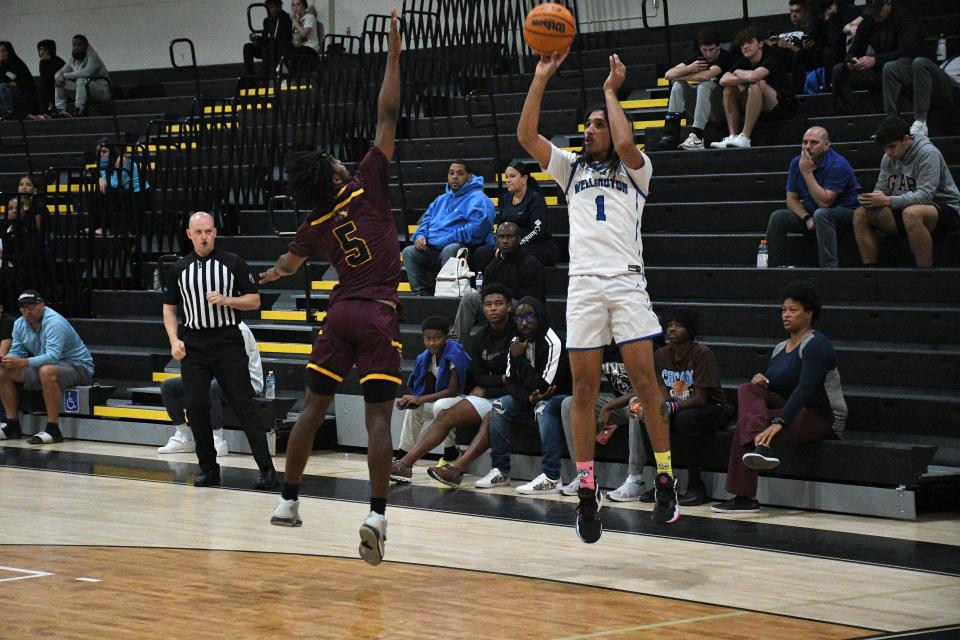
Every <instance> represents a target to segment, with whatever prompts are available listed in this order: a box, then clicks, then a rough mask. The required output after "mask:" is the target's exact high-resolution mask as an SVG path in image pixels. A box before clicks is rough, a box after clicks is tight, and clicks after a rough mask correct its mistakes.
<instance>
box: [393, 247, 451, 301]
mask: <svg viewBox="0 0 960 640" xmlns="http://www.w3.org/2000/svg"><path fill="white" fill-rule="evenodd" d="M460 246H461V245H459V244H456V243H454V244H448V245H447V246H445V247H444V248H443V250H442V251H441V250H439V249H434V248H433V247H431V246H427V248H426V249H424V250H423V251H421V250H420V249H417V248H416V247H415V246H413V245H412V244H411V245H407V247H405V248H404V250H403V267H404V268H405V269H406V270H407V279H408V280H409V281H410V290H411V291H412V292H413V294H414V295H417V296H429V295H433V288H434V286H435V285H436V283H437V274H438V273H439V272H440V267H441V266H443V265H445V264H446V263H447V260H449V259H450V258H456V257H457V251H459V250H460Z"/></svg>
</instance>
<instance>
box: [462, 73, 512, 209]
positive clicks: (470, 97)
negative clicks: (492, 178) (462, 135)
mask: <svg viewBox="0 0 960 640" xmlns="http://www.w3.org/2000/svg"><path fill="white" fill-rule="evenodd" d="M481 91H482V92H483V93H485V94H486V95H487V97H488V98H489V99H490V124H487V125H482V124H477V123H476V122H474V121H473V108H472V107H471V106H470V105H471V104H472V103H473V101H474V100H475V99H476V98H477V96H479V95H480V93H481ZM465 106H466V109H467V123H468V124H469V125H470V126H471V127H474V128H476V129H486V128H493V155H494V164H495V165H496V166H495V167H494V170H495V171H496V174H497V191H503V178H502V176H501V173H500V172H501V170H502V168H503V164H502V158H501V156H500V126H499V124H498V122H497V101H496V99H495V98H494V96H493V89H492V88H491V86H490V80H489V79H487V82H486V86H485V87H484V89H483V90H481V89H474V90H473V91H471V92H470V93H468V94H467V99H466V101H465Z"/></svg>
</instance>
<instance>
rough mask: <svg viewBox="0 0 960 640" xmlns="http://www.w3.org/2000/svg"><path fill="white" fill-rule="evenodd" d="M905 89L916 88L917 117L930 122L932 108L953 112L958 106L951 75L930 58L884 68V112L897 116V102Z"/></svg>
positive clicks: (914, 99)
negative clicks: (928, 119) (950, 109)
mask: <svg viewBox="0 0 960 640" xmlns="http://www.w3.org/2000/svg"><path fill="white" fill-rule="evenodd" d="M904 87H913V114H914V118H915V119H917V120H926V119H927V114H928V113H930V104H931V101H932V102H933V106H934V107H936V108H937V109H949V108H951V107H953V106H954V105H955V104H956V100H955V99H954V90H953V86H952V85H951V84H950V78H949V77H948V76H947V73H946V72H945V71H944V70H943V69H941V68H940V67H939V66H937V63H936V62H934V61H933V60H930V59H929V58H914V59H913V60H910V59H909V58H900V59H899V60H896V61H894V62H889V63H887V64H886V65H884V67H883V109H884V111H886V112H887V115H890V116H895V115H897V100H898V99H899V98H900V92H901V90H903V88H904Z"/></svg>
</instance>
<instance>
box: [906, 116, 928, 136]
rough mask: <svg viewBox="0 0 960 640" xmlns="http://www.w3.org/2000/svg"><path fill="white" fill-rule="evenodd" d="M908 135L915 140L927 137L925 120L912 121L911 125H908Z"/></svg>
mask: <svg viewBox="0 0 960 640" xmlns="http://www.w3.org/2000/svg"><path fill="white" fill-rule="evenodd" d="M910 135H911V136H913V137H914V138H916V137H917V136H923V137H924V138H926V137H927V135H928V132H927V121H926V120H914V121H913V124H912V125H910Z"/></svg>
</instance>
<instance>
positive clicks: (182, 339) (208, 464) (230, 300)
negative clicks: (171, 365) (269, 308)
mask: <svg viewBox="0 0 960 640" xmlns="http://www.w3.org/2000/svg"><path fill="white" fill-rule="evenodd" d="M187 237H188V238H190V241H191V242H192V243H193V253H191V254H189V255H186V256H183V257H182V258H180V260H178V261H177V262H176V263H175V264H174V265H173V268H172V270H171V272H170V275H169V278H168V279H167V290H166V294H165V296H164V299H163V326H164V328H165V329H166V330H167V337H168V338H169V339H170V354H171V355H172V356H173V357H174V359H176V360H180V361H181V364H180V371H181V372H182V374H183V386H184V390H185V396H186V406H187V415H188V417H189V419H190V429H191V430H192V431H193V438H194V440H195V441H196V443H197V459H198V461H199V462H200V474H199V475H198V476H197V477H196V478H195V479H194V481H193V486H195V487H213V486H218V485H219V484H220V466H219V465H218V464H217V451H216V449H215V448H214V445H213V430H212V426H211V424H210V380H211V379H212V378H216V379H217V381H218V382H219V383H220V389H221V390H222V391H223V396H224V397H225V398H226V400H227V402H228V403H229V404H230V406H231V407H233V409H234V411H235V412H236V414H237V416H238V417H239V418H240V423H241V425H242V426H243V431H244V433H246V434H247V440H248V441H249V442H250V448H251V450H252V451H253V458H254V460H256V461H257V466H258V467H259V468H260V477H259V478H258V479H257V483H256V485H255V488H257V489H272V488H274V487H275V486H276V485H277V476H276V472H275V471H274V468H273V460H272V459H271V458H270V451H269V449H268V448H267V435H266V432H265V431H264V428H263V427H264V425H263V418H262V416H261V414H260V407H259V406H258V405H257V403H256V402H255V401H254V399H253V397H254V392H253V386H252V385H251V384H250V373H249V370H248V362H247V352H246V349H245V348H244V343H243V335H242V334H241V333H240V328H239V326H238V325H239V324H240V317H239V314H238V313H237V311H252V310H254V309H259V308H260V294H259V293H258V292H257V285H256V284H255V283H254V279H253V277H252V276H251V275H250V268H249V267H248V266H247V263H246V262H244V260H243V259H242V258H241V257H240V256H237V255H234V254H232V253H229V252H227V251H223V250H222V249H215V248H214V246H213V245H214V240H215V239H216V237H217V228H216V227H215V226H214V224H213V216H211V215H210V214H209V213H206V212H204V211H197V212H196V213H194V214H193V215H192V216H190V223H189V225H188V226H187ZM178 306H180V307H181V308H182V309H183V315H184V318H185V319H184V323H183V328H182V329H179V334H178V328H179V327H178V323H177V307H178Z"/></svg>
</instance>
